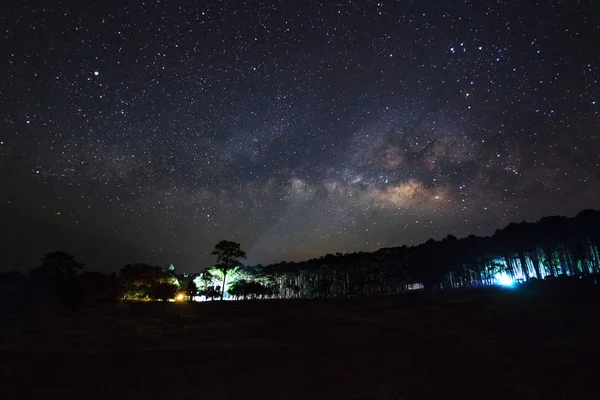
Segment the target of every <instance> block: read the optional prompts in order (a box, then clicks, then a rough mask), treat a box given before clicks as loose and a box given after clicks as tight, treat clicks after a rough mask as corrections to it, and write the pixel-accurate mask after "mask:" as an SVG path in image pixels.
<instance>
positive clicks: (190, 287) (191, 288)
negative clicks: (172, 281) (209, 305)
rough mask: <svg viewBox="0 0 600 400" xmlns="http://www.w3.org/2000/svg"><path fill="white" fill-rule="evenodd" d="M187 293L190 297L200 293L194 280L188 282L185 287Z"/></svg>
mask: <svg viewBox="0 0 600 400" xmlns="http://www.w3.org/2000/svg"><path fill="white" fill-rule="evenodd" d="M185 293H186V294H187V295H188V296H189V298H190V299H191V298H192V297H194V296H195V295H196V294H197V293H198V288H197V287H196V284H195V283H194V281H190V282H188V284H187V285H186V287H185Z"/></svg>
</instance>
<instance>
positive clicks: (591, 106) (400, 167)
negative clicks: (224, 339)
mask: <svg viewBox="0 0 600 400" xmlns="http://www.w3.org/2000/svg"><path fill="white" fill-rule="evenodd" d="M17 3H18V2H16V1H13V2H11V1H9V2H5V3H3V5H2V12H1V13H0V15H1V16H0V21H1V23H0V27H1V31H0V33H1V35H0V55H1V56H0V63H1V64H0V77H1V79H0V96H1V99H2V103H1V109H0V110H1V113H0V205H1V206H0V226H1V229H0V232H1V233H0V269H3V270H8V269H21V270H26V269H29V268H31V267H34V266H37V265H39V262H38V260H39V259H40V258H41V257H42V256H43V255H44V254H45V253H47V252H49V251H54V250H63V251H67V252H70V253H72V254H74V255H75V257H76V258H77V259H78V260H80V261H81V262H83V263H85V265H86V269H99V270H103V271H111V270H118V269H120V268H121V267H122V266H123V265H125V264H127V263H131V262H147V263H150V264H155V265H163V266H167V265H169V264H171V263H173V264H175V266H176V267H177V268H178V270H179V271H185V272H195V271H200V270H201V269H203V268H205V267H207V266H209V265H211V263H212V262H214V256H210V255H209V253H210V251H211V250H212V248H213V247H214V245H215V244H216V243H217V242H218V241H219V240H221V239H226V240H233V241H236V242H239V243H241V245H242V249H244V250H246V251H247V253H248V260H247V262H248V263H251V264H255V263H263V264H266V263H272V262H277V261H281V260H301V259H307V258H311V257H316V256H321V255H324V254H327V253H335V252H342V253H345V252H353V251H361V250H362V251H371V250H375V249H378V248H381V247H390V246H399V245H403V244H407V245H410V244H418V243H420V242H423V241H425V240H427V239H428V238H430V237H433V238H438V239H439V238H442V237H444V236H446V235H448V234H454V235H456V236H459V237H461V236H466V235H468V234H477V235H489V234H491V233H493V232H494V230H495V229H498V228H501V227H503V226H505V225H507V224H508V223H510V222H512V221H515V222H520V221H521V220H528V221H532V220H536V219H538V218H540V217H542V216H545V215H554V214H561V215H574V214H575V213H577V212H578V211H580V210H582V209H585V208H598V207H599V206H600V201H599V200H600V63H599V61H600V50H599V47H598V40H600V13H599V12H598V11H599V8H600V5H599V4H598V2H597V1H594V0H590V1H539V2H537V4H536V3H534V2H532V1H524V2H517V1H514V2H513V1H493V2H489V1H488V2H486V1H482V2H479V1H463V2H459V1H437V2H414V1H397V2H394V1H389V0H387V1H381V2H374V1H373V2H366V1H364V2H363V1H352V2H346V1H340V2H333V1H332V2H329V1H321V2H319V1H309V0H306V1H297V2H293V1H263V2H254V1H244V2H242V1H219V2H213V3H210V4H209V3H206V2H200V3H203V4H201V5H200V3H196V2H182V3H179V4H181V5H179V4H178V3H176V2H170V1H168V2H167V1H161V2H158V1H157V2H154V1H146V3H145V4H143V3H141V2H131V4H128V3H129V2H101V1H98V2H94V3H96V5H93V4H92V2H84V1H82V2H77V4H75V2H73V4H71V3H66V2H60V3H61V4H59V2H37V3H39V4H38V5H35V2H21V3H20V4H17ZM123 4H126V5H123Z"/></svg>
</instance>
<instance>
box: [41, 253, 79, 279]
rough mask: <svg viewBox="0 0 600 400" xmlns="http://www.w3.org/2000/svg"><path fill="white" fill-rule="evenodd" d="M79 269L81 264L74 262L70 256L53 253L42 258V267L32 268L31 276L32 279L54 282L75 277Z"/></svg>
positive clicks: (73, 258)
mask: <svg viewBox="0 0 600 400" xmlns="http://www.w3.org/2000/svg"><path fill="white" fill-rule="evenodd" d="M81 269H83V264H82V263H80V262H77V261H75V257H73V256H72V255H71V254H69V253H65V252H63V251H55V252H53V253H48V254H46V255H45V256H44V258H42V265H41V266H39V267H37V268H34V269H33V270H32V271H31V274H32V277H33V278H34V279H38V280H43V281H46V282H56V281H61V280H64V279H66V278H73V277H75V276H77V274H78V273H79V271H80V270H81Z"/></svg>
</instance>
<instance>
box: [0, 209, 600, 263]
mask: <svg viewBox="0 0 600 400" xmlns="http://www.w3.org/2000/svg"><path fill="white" fill-rule="evenodd" d="M584 211H595V212H600V209H593V208H588V209H585V210H580V211H579V212H577V213H575V214H574V215H545V216H543V217H541V218H538V219H536V220H533V221H525V220H522V221H511V222H509V223H508V224H506V225H504V226H502V227H500V228H496V229H494V232H493V233H492V234H489V235H473V234H466V235H463V236H455V235H453V234H452V233H449V234H447V235H444V236H443V237H439V238H429V239H427V240H425V241H422V242H419V243H416V244H410V245H406V244H400V245H395V246H387V247H380V248H377V249H372V250H369V251H364V250H356V251H351V252H344V253H341V252H328V253H323V254H320V255H317V256H314V257H310V258H303V259H295V260H294V259H291V260H290V259H287V260H279V261H275V262H271V263H267V264H262V263H249V262H245V261H246V260H242V262H241V263H240V265H243V266H249V267H254V266H259V265H261V266H263V267H268V266H272V265H279V264H283V263H288V264H291V263H299V264H300V263H304V262H309V261H311V260H316V259H320V258H323V257H325V256H328V255H334V256H336V257H338V256H340V255H341V256H345V255H351V254H357V253H365V254H370V253H375V252H378V251H380V250H386V249H394V248H402V247H407V248H414V247H419V246H421V245H423V244H425V243H426V242H427V241H429V240H435V241H441V240H444V239H445V238H447V237H449V236H454V237H455V238H456V239H458V240H463V239H466V238H467V237H469V236H475V237H477V238H481V239H484V238H490V237H493V236H494V234H495V233H496V232H498V231H501V230H503V229H505V228H506V227H507V226H508V225H510V224H520V223H526V224H535V223H538V222H539V221H540V220H542V219H544V218H553V217H564V218H569V219H571V218H575V217H576V216H578V215H579V214H580V213H582V212H584ZM241 248H242V250H244V248H243V245H241ZM55 251H58V252H65V253H67V254H71V255H73V256H74V257H75V260H77V261H80V262H81V261H85V260H81V259H79V258H77V255H76V254H74V253H72V252H69V251H64V249H55V250H52V251H48V252H46V253H44V254H43V255H41V256H40V257H39V258H38V259H39V260H41V259H42V257H43V256H44V255H46V254H49V253H52V252H55ZM208 253H209V254H210V251H209V252H208ZM213 257H216V256H213ZM215 263H216V260H214V261H213V262H212V263H208V264H207V265H206V266H203V267H200V268H198V269H195V270H190V269H185V268H184V269H183V270H181V268H180V267H181V266H177V265H175V264H173V263H170V264H166V265H161V264H153V263H151V262H145V261H144V260H136V261H132V262H127V263H125V264H123V265H121V266H119V267H117V268H116V269H104V268H100V269H96V268H92V269H90V268H86V263H85V262H83V271H82V272H102V273H104V274H111V273H113V272H114V273H119V272H120V271H121V270H122V269H123V268H124V267H125V266H126V265H135V264H140V265H141V264H144V265H150V266H158V267H160V268H162V269H163V270H164V271H167V270H168V271H171V270H170V267H171V266H172V267H174V268H175V269H174V271H175V272H176V273H177V274H181V273H186V274H197V273H200V272H202V271H204V270H208V269H210V268H214V264H215ZM1 267H2V265H0V273H6V272H12V271H19V272H24V273H26V274H27V273H29V272H30V271H31V269H33V268H36V267H39V263H38V264H34V265H32V266H31V268H27V269H24V270H21V269H6V268H1Z"/></svg>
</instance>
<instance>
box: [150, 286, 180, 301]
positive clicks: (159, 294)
mask: <svg viewBox="0 0 600 400" xmlns="http://www.w3.org/2000/svg"><path fill="white" fill-rule="evenodd" d="M176 294H177V286H176V285H173V284H171V283H159V284H157V285H155V286H153V287H152V297H154V298H155V299H159V300H162V301H167V300H169V299H172V298H174V297H175V295H176Z"/></svg>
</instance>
